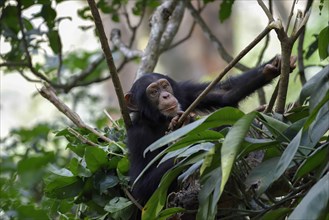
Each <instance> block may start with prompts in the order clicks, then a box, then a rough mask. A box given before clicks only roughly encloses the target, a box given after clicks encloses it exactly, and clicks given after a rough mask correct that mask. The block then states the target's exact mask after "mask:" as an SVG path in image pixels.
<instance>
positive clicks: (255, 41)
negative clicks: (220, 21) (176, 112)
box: [177, 22, 276, 125]
mask: <svg viewBox="0 0 329 220" xmlns="http://www.w3.org/2000/svg"><path fill="white" fill-rule="evenodd" d="M272 23H273V22H272ZM272 23H270V24H269V25H268V26H266V28H265V29H264V30H263V31H262V32H261V33H260V34H259V35H258V36H257V37H256V38H255V39H254V40H253V41H252V42H251V43H250V44H249V45H248V46H247V47H246V48H244V49H243V50H242V51H241V52H240V53H239V54H238V55H237V56H236V57H235V58H234V59H233V60H232V61H231V62H230V63H229V64H228V65H227V66H226V67H225V68H224V69H223V70H222V72H221V73H220V74H219V75H218V76H217V77H216V79H214V80H213V81H212V82H211V83H210V84H209V85H208V86H207V88H205V90H203V92H202V93H201V94H200V95H199V96H198V97H197V98H196V99H195V101H194V102H193V103H192V104H191V105H190V106H189V107H188V109H187V110H186V111H185V112H184V113H183V115H182V116H181V117H180V118H179V120H178V123H177V124H178V125H181V124H182V123H183V122H184V120H185V119H186V117H187V116H188V115H189V114H190V112H191V111H193V109H194V108H195V107H196V106H197V105H198V104H199V103H200V101H201V100H202V99H203V98H204V97H205V96H206V95H207V94H208V93H209V92H210V91H211V90H212V88H213V87H214V86H215V85H216V84H217V83H218V82H219V81H220V80H221V79H222V78H223V77H224V76H225V74H226V73H227V72H228V71H229V70H230V69H232V68H233V67H234V65H236V64H237V63H238V61H239V60H241V58H242V57H244V56H245V55H246V54H247V53H248V52H249V51H250V50H251V49H252V48H253V47H254V46H256V45H257V44H258V43H259V42H260V41H261V40H262V39H263V38H264V37H265V36H266V35H267V34H268V33H269V32H270V31H271V30H272V29H273V28H274V27H275V26H276V24H272Z"/></svg>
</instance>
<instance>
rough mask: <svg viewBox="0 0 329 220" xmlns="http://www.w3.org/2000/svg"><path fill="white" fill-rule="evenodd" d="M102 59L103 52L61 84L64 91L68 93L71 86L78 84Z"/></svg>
mask: <svg viewBox="0 0 329 220" xmlns="http://www.w3.org/2000/svg"><path fill="white" fill-rule="evenodd" d="M104 59H105V57H104V55H103V54H102V55H100V56H99V57H97V58H96V59H95V60H94V61H92V62H91V63H90V64H89V66H88V67H87V68H86V69H84V70H82V71H81V72H80V73H79V74H77V75H76V76H73V77H72V79H71V81H70V82H69V83H68V84H66V85H65V86H63V89H64V92H65V93H68V92H69V91H70V90H71V89H72V88H74V87H77V86H80V82H81V81H82V80H83V79H85V78H86V77H87V76H89V75H90V74H91V73H92V72H93V71H94V70H95V69H96V68H97V67H98V66H99V65H100V64H101V63H102V62H103V61H104ZM92 82H97V81H96V80H95V81H92ZM89 84H91V83H89Z"/></svg>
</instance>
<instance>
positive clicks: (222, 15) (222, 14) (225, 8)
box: [218, 0, 234, 22]
mask: <svg viewBox="0 0 329 220" xmlns="http://www.w3.org/2000/svg"><path fill="white" fill-rule="evenodd" d="M233 3H234V0H224V1H222V3H221V4H220V10H219V13H218V17H219V20H220V21H221V22H223V21H225V20H226V19H228V18H229V17H230V15H231V13H232V6H233Z"/></svg>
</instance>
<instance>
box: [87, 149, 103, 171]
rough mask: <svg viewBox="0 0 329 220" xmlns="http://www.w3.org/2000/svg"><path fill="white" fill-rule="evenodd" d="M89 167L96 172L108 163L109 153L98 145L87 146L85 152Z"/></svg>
mask: <svg viewBox="0 0 329 220" xmlns="http://www.w3.org/2000/svg"><path fill="white" fill-rule="evenodd" d="M85 160H86V163H87V168H88V169H89V170H90V171H91V172H95V171H96V170H98V169H99V168H100V167H102V166H104V165H106V164H107V163H108V158H107V153H106V152H105V151H104V150H103V149H101V148H98V147H87V148H86V152H85Z"/></svg>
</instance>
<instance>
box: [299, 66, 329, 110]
mask: <svg viewBox="0 0 329 220" xmlns="http://www.w3.org/2000/svg"><path fill="white" fill-rule="evenodd" d="M328 77H329V65H327V66H326V67H325V68H323V69H322V70H321V71H320V72H318V73H317V74H315V75H314V76H313V77H312V78H311V79H310V80H308V81H307V82H306V83H305V85H304V86H303V89H302V91H301V93H300V96H299V102H300V103H303V102H305V100H306V98H307V97H310V104H309V105H310V111H312V110H313V109H314V108H315V106H317V105H318V104H319V102H320V101H321V100H322V99H323V98H324V96H325V95H326V93H327V91H328V90H329V80H328Z"/></svg>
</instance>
